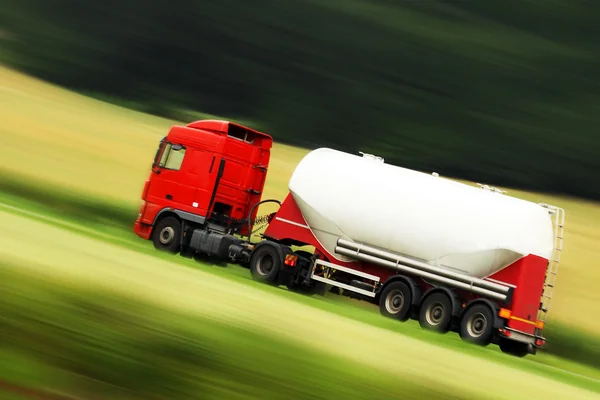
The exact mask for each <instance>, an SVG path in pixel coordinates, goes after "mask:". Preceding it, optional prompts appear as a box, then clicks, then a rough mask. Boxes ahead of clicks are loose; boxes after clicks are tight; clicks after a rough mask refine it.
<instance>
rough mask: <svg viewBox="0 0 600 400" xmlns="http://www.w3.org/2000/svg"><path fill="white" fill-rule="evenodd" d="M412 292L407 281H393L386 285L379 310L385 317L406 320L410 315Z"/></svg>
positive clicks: (380, 299)
mask: <svg viewBox="0 0 600 400" xmlns="http://www.w3.org/2000/svg"><path fill="white" fill-rule="evenodd" d="M411 306H412V293H411V291H410V288H409V287H408V285H406V283H404V282H401V281H396V282H392V283H390V284H389V285H387V286H386V288H385V289H384V290H383V292H382V293H381V297H380V298H379V312H380V314H381V315H383V316H384V317H388V318H393V319H396V320H398V321H406V320H407V319H408V318H409V316H410V309H411Z"/></svg>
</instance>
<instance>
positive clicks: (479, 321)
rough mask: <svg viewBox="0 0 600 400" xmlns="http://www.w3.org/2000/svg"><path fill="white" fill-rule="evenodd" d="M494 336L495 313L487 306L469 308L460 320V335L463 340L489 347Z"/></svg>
mask: <svg viewBox="0 0 600 400" xmlns="http://www.w3.org/2000/svg"><path fill="white" fill-rule="evenodd" d="M493 334H494V312H493V311H492V309H491V308H490V306H488V305H487V304H474V305H473V306H471V307H469V308H467V310H466V311H465V312H464V313H463V315H462V318H461V320H460V332H459V335H460V337H461V339H462V340H464V341H466V342H469V343H473V344H476V345H478V346H487V345H489V344H490V343H491V341H492V335H493Z"/></svg>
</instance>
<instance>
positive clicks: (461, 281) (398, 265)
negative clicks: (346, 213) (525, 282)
mask: <svg viewBox="0 0 600 400" xmlns="http://www.w3.org/2000/svg"><path fill="white" fill-rule="evenodd" d="M337 244H338V246H336V248H335V252H336V253H338V254H341V255H345V256H348V257H351V258H354V259H357V260H361V261H365V262H369V263H372V264H376V265H381V266H383V267H387V268H391V269H395V270H398V271H402V272H407V273H410V274H413V275H417V276H420V277H423V278H426V279H430V280H432V281H436V282H439V283H445V284H448V285H451V286H454V287H457V288H460V289H464V290H466V291H469V292H472V293H477V294H480V295H483V296H487V297H491V298H494V299H496V300H500V301H507V300H508V298H509V296H510V295H511V292H512V289H511V288H509V287H506V286H503V285H499V284H496V283H493V282H488V281H485V280H483V279H479V278H474V277H471V276H468V275H464V274H459V273H456V272H453V271H449V270H447V269H445V268H440V267H436V266H433V265H430V264H427V263H424V262H421V261H418V260H414V259H411V258H408V257H404V256H400V255H398V254H393V253H390V252H387V251H383V250H380V249H377V248H374V247H371V246H366V245H363V244H359V243H353V242H350V241H348V240H345V239H338V241H337Z"/></svg>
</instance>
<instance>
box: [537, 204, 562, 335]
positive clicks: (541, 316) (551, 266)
mask: <svg viewBox="0 0 600 400" xmlns="http://www.w3.org/2000/svg"><path fill="white" fill-rule="evenodd" d="M540 205H541V206H542V207H544V208H546V209H548V211H549V213H550V214H552V215H554V250H553V252H552V259H551V260H550V261H549V263H548V268H547V269H546V278H545V280H544V290H543V292H542V297H541V299H540V308H539V311H538V318H537V319H538V321H541V322H543V323H546V320H547V318H548V311H549V310H550V301H551V300H552V295H553V293H554V285H555V283H556V275H557V273H558V265H559V263H560V256H561V253H562V249H563V238H564V228H565V211H564V210H563V209H562V208H559V207H555V206H551V205H548V204H544V203H541V204H540ZM542 329H543V328H542ZM542 329H540V331H541V330H542Z"/></svg>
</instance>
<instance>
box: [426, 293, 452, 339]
mask: <svg viewBox="0 0 600 400" xmlns="http://www.w3.org/2000/svg"><path fill="white" fill-rule="evenodd" d="M451 321H452V300H450V297H448V295H447V294H446V293H442V292H437V293H433V294H430V295H429V296H427V297H426V298H425V300H424V301H423V303H422V304H421V311H420V313H419V324H420V325H421V327H422V328H423V329H428V330H432V331H434V332H438V333H446V332H448V331H449V330H450V322H451Z"/></svg>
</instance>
